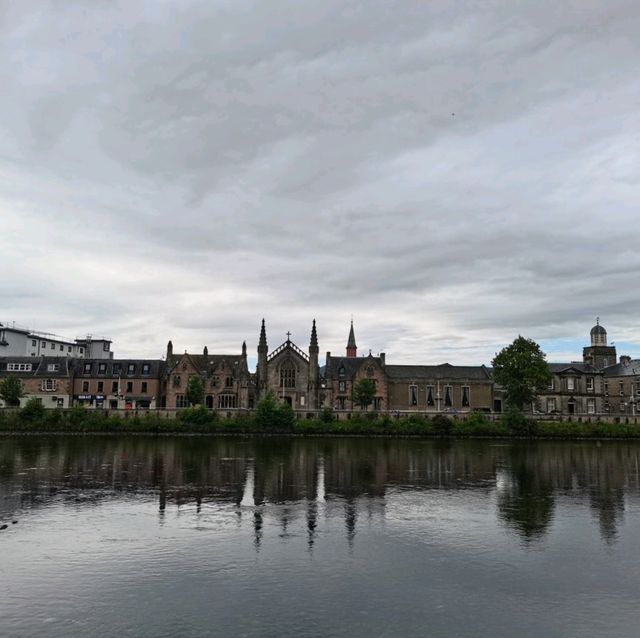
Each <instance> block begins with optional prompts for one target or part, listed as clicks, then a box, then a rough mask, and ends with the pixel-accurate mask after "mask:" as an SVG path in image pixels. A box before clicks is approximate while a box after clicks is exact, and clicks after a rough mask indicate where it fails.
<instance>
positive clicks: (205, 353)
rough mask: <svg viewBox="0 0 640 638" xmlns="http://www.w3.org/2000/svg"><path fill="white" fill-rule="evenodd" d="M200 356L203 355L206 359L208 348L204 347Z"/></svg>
mask: <svg viewBox="0 0 640 638" xmlns="http://www.w3.org/2000/svg"><path fill="white" fill-rule="evenodd" d="M202 354H203V355H204V356H205V357H208V356H209V348H207V346H205V347H204V348H202Z"/></svg>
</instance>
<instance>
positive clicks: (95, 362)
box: [71, 359, 165, 379]
mask: <svg viewBox="0 0 640 638" xmlns="http://www.w3.org/2000/svg"><path fill="white" fill-rule="evenodd" d="M71 361H73V369H74V372H75V375H76V376H78V377H89V376H91V377H118V376H122V377H144V378H145V379H146V378H154V379H158V378H160V376H161V375H162V373H163V371H164V365H165V364H164V361H161V360H160V359H72V360H71ZM86 364H90V365H91V371H90V372H85V371H84V370H85V365H86ZM101 364H106V368H105V372H98V370H99V367H98V366H99V365H101ZM129 364H133V365H134V366H135V371H134V372H133V374H129V373H128V370H129ZM143 364H147V365H148V366H149V372H148V374H142V366H143ZM118 368H119V369H118Z"/></svg>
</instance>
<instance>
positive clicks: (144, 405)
mask: <svg viewBox="0 0 640 638" xmlns="http://www.w3.org/2000/svg"><path fill="white" fill-rule="evenodd" d="M164 365H165V364H164V361H160V360H158V359H109V360H104V359H76V360H74V362H73V375H74V378H73V403H74V405H81V406H84V407H86V408H98V409H99V408H109V409H111V410H137V409H144V410H146V409H154V408H156V407H159V405H160V396H161V380H162V376H163V372H164Z"/></svg>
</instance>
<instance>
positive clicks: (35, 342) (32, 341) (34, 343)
mask: <svg viewBox="0 0 640 638" xmlns="http://www.w3.org/2000/svg"><path fill="white" fill-rule="evenodd" d="M37 344H38V342H37V341H36V340H35V339H32V340H31V346H32V347H34V348H35V347H36V345H37Z"/></svg>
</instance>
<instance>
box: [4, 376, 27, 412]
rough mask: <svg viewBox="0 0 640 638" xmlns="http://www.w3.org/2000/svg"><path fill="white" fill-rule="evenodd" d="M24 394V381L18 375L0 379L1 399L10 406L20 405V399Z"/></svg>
mask: <svg viewBox="0 0 640 638" xmlns="http://www.w3.org/2000/svg"><path fill="white" fill-rule="evenodd" d="M23 396H24V392H23V390H22V382H21V381H20V379H18V377H16V376H13V375H10V376H8V377H6V378H5V379H3V380H2V381H0V399H2V400H3V401H4V402H5V404H6V405H7V406H9V407H12V408H14V407H17V406H19V405H20V399H21V398H22V397H23Z"/></svg>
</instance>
